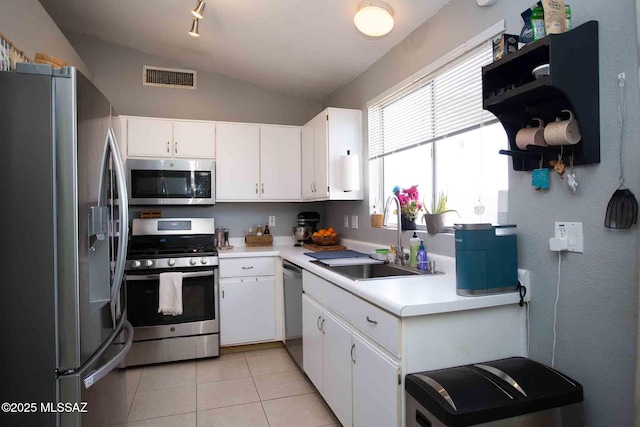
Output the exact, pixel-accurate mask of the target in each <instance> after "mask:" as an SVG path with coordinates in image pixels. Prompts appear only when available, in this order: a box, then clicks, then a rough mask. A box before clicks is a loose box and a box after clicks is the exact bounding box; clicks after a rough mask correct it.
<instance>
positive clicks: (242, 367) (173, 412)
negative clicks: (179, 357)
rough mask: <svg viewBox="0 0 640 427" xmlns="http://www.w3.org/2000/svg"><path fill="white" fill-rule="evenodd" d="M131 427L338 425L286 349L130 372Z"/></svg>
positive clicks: (129, 420) (232, 355)
mask: <svg viewBox="0 0 640 427" xmlns="http://www.w3.org/2000/svg"><path fill="white" fill-rule="evenodd" d="M126 375H127V391H128V395H127V397H128V403H129V417H128V422H127V424H124V426H128V427H151V426H153V427H289V426H290V427H324V426H327V427H340V423H339V422H338V421H337V419H336V418H335V416H334V415H333V413H332V412H331V410H330V409H329V407H328V406H327V405H326V403H325V402H324V400H323V399H322V398H321V397H320V395H319V394H318V393H317V391H316V389H315V388H314V387H313V385H312V384H311V382H310V381H309V380H308V379H307V377H306V376H305V375H304V374H303V373H302V372H301V371H300V370H299V369H298V366H297V365H296V364H295V363H294V361H293V359H291V357H290V356H289V353H287V351H286V350H285V349H284V348H272V349H267V350H255V351H247V352H244V353H233V354H225V355H222V356H220V357H219V358H215V359H205V360H198V361H186V362H175V363H167V364H162V365H151V366H145V367H139V368H136V367H133V368H129V369H127V372H126Z"/></svg>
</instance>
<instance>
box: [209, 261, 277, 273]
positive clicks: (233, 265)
mask: <svg viewBox="0 0 640 427" xmlns="http://www.w3.org/2000/svg"><path fill="white" fill-rule="evenodd" d="M274 273H275V264H274V260H273V257H262V258H232V259H221V260H220V277H239V276H271V275H273V274H274Z"/></svg>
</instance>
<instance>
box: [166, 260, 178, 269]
mask: <svg viewBox="0 0 640 427" xmlns="http://www.w3.org/2000/svg"><path fill="white" fill-rule="evenodd" d="M167 264H169V267H173V266H174V265H176V260H175V258H169V261H167Z"/></svg>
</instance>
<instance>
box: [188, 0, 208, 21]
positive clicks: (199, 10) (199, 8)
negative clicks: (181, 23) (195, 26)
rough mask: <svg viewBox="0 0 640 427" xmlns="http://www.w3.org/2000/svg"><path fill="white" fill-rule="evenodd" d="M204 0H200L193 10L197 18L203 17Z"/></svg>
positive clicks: (192, 12)
mask: <svg viewBox="0 0 640 427" xmlns="http://www.w3.org/2000/svg"><path fill="white" fill-rule="evenodd" d="M204 6H205V3H204V0H198V2H197V3H196V8H195V9H193V10H192V11H191V14H192V15H193V16H195V17H196V18H197V19H202V14H203V13H204Z"/></svg>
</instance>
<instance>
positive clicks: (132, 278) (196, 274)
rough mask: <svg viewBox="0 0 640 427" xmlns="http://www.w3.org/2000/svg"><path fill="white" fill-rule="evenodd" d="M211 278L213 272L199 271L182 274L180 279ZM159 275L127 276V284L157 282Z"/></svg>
mask: <svg viewBox="0 0 640 427" xmlns="http://www.w3.org/2000/svg"><path fill="white" fill-rule="evenodd" d="M207 276H213V271H212V270H209V271H199V272H193V273H182V278H184V279H193V278H195V277H207ZM159 279H160V275H159V274H144V275H135V274H127V282H131V281H133V282H135V281H139V280H159Z"/></svg>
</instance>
